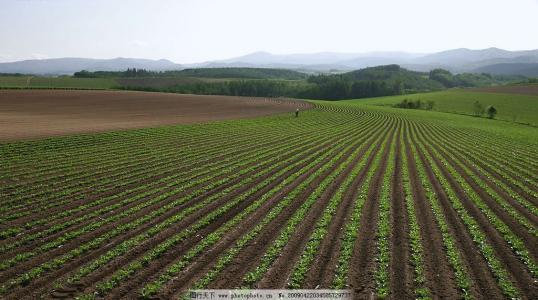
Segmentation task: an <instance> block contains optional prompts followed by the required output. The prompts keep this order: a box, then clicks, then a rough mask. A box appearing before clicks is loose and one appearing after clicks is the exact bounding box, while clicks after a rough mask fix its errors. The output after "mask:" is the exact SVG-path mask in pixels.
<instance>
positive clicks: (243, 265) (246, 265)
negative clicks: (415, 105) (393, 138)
mask: <svg viewBox="0 0 538 300" xmlns="http://www.w3.org/2000/svg"><path fill="white" fill-rule="evenodd" d="M380 134H381V133H378V134H377V135H376V136H379V135H380ZM376 138H377V137H376ZM364 151H366V149H363V150H362V153H364ZM359 156H360V155H359ZM344 159H345V156H344V157H343V158H341V159H340V160H339V161H338V162H337V163H335V165H334V166H333V167H331V168H330V169H329V170H327V171H326V172H325V173H324V174H322V175H321V176H320V177H319V178H317V179H316V180H314V182H312V183H311V184H310V186H309V187H308V188H307V189H306V190H305V191H304V192H303V193H302V195H300V196H299V197H298V198H297V199H298V200H297V201H294V202H293V203H292V205H291V206H290V207H288V208H287V209H285V210H284V212H282V213H281V214H280V215H279V216H278V217H277V218H276V219H275V220H274V221H273V222H272V223H271V225H269V226H267V228H270V229H271V230H267V231H264V232H262V233H261V234H260V235H259V236H258V237H257V238H256V239H255V240H253V241H252V242H251V243H250V244H249V245H248V246H247V247H246V248H245V249H243V250H242V251H241V252H240V254H239V255H238V256H237V257H236V259H235V260H234V262H233V263H232V264H230V265H229V266H228V267H227V268H226V269H225V270H224V271H223V274H226V276H225V277H223V278H222V279H220V280H218V281H217V282H215V283H214V284H213V285H212V286H211V287H214V288H221V287H226V286H239V285H240V284H241V281H242V279H243V276H244V274H245V273H246V272H247V271H249V270H251V269H252V267H253V266H255V265H256V264H257V262H258V261H259V259H260V258H261V256H262V255H263V253H264V252H265V250H266V248H267V247H268V246H269V245H270V244H271V241H273V240H274V239H275V238H276V237H277V235H278V233H279V232H280V229H281V228H282V227H283V226H284V225H285V224H286V222H287V220H288V219H289V218H290V217H291V216H292V215H293V213H294V212H295V211H296V210H297V209H298V208H299V207H300V206H301V204H302V203H303V202H304V201H305V200H306V198H307V197H308V195H309V194H310V193H311V192H312V191H313V190H314V189H315V187H316V186H317V185H318V184H319V182H321V181H322V180H323V178H324V177H326V176H327V175H328V174H330V172H332V171H333V170H334V169H335V168H336V166H337V165H338V164H340V163H341V162H342V161H343V160H344ZM305 178H306V177H305ZM185 277H186V276H185Z"/></svg>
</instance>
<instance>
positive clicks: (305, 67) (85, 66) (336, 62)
mask: <svg viewBox="0 0 538 300" xmlns="http://www.w3.org/2000/svg"><path fill="white" fill-rule="evenodd" d="M535 63H538V50H526V51H508V50H503V49H499V48H487V49H480V50H471V49H465V48H460V49H453V50H448V51H442V52H437V53H429V54H420V53H406V52H369V53H337V52H319V53H299V54H272V53H269V52H263V51H261V52H254V53H250V54H247V55H244V56H239V57H234V58H230V59H225V60H215V61H207V62H201V63H194V64H183V65H179V64H176V63H173V62H171V61H169V60H164V59H161V60H150V59H135V58H115V59H87V58H58V59H42V60H26V61H20V62H13V63H0V73H30V74H72V73H74V72H77V71H80V70H88V71H122V70H126V69H127V68H143V69H148V70H151V71H162V70H180V69H186V68H276V69H291V70H296V71H302V72H307V73H320V72H321V73H342V72H346V71H351V70H356V69H363V68H367V67H375V66H380V65H389V64H398V65H400V66H402V67H404V68H406V69H409V70H413V71H420V72H428V71H430V70H433V69H436V68H443V69H447V70H449V71H451V72H454V73H464V72H474V70H477V69H480V68H482V67H486V66H490V65H496V64H531V65H532V64H535ZM512 70H513V71H511V72H525V74H533V73H532V72H530V73H529V71H526V70H525V68H523V67H521V68H520V67H517V68H514V69H512ZM518 70H521V71H518Z"/></svg>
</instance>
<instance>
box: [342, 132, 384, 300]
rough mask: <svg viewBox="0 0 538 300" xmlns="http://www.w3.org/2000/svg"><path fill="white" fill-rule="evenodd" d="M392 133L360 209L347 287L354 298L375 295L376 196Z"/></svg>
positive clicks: (377, 210) (379, 189)
mask: <svg viewBox="0 0 538 300" xmlns="http://www.w3.org/2000/svg"><path fill="white" fill-rule="evenodd" d="M393 138H394V132H393V133H392V134H391V136H389V138H388V141H386V146H385V149H384V152H383V154H382V159H381V162H380V163H379V166H378V168H377V170H376V171H375V174H374V176H373V178H372V180H371V183H370V186H369V189H368V197H367V199H366V201H365V203H364V207H363V209H362V218H361V223H360V227H359V233H358V237H357V240H356V242H355V246H354V248H353V256H352V257H351V262H350V266H353V267H352V268H351V269H350V273H349V278H348V284H349V288H350V289H352V290H353V294H354V298H356V299H371V298H372V297H374V293H375V280H374V274H375V271H376V268H377V265H376V261H375V258H376V253H377V249H376V235H377V227H378V226H377V222H378V220H379V194H380V193H381V183H382V180H383V175H384V174H385V170H386V166H387V160H388V156H389V151H390V145H391V143H393Z"/></svg>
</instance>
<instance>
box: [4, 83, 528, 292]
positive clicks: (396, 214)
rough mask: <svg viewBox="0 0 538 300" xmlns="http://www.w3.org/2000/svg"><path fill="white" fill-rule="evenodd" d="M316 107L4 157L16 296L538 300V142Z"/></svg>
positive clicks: (488, 124) (392, 112)
mask: <svg viewBox="0 0 538 300" xmlns="http://www.w3.org/2000/svg"><path fill="white" fill-rule="evenodd" d="M447 93H449V92H447ZM407 97H409V96H407ZM422 97H426V95H422ZM311 103H312V104H313V105H314V107H313V108H312V109H309V110H305V111H301V113H300V116H299V117H298V118H294V117H292V116H291V113H290V114H278V115H274V116H265V117H260V118H255V119H243V120H231V121H230V120H228V121H220V122H211V123H206V124H190V125H180V126H166V127H157V128H145V129H135V130H125V131H110V132H105V133H93V134H84V135H71V136H66V137H53V138H49V139H45V140H36V141H19V142H3V143H2V144H0V165H1V166H2V167H1V168H0V198H1V199H2V200H1V201H0V239H1V240H0V297H1V298H6V299H24V298H32V299H33V298H38V297H40V296H42V297H45V298H73V297H79V299H94V298H96V299H100V298H106V299H116V298H126V299H133V298H135V299H136V298H151V299H170V298H181V297H182V296H183V295H185V293H186V292H187V291H188V290H189V289H194V288H343V289H350V290H352V291H353V292H354V293H355V296H356V298H357V299H372V298H373V297H374V298H375V297H379V298H386V297H390V298H392V299H411V298H417V299H430V298H433V299H438V298H445V299H446V298H448V299H459V298H464V299H484V298H487V299H505V298H513V299H538V247H537V245H538V131H537V130H536V128H534V127H531V126H526V125H521V124H515V123H510V122H502V121H497V120H488V119H483V118H472V117H469V116H462V115H455V114H447V113H441V112H433V111H421V110H404V109H395V108H391V107H385V106H375V105H366V104H365V101H364V100H354V101H342V102H337V103H331V102H324V101H311ZM281 105H283V106H282V107H283V111H290V107H289V106H286V105H289V104H286V103H284V104H281ZM293 105H297V104H295V103H294V104H293ZM439 105H440V104H439ZM292 111H293V109H292ZM501 112H502V108H501V109H499V116H500V115H501ZM534 117H535V118H536V117H537V116H536V115H534Z"/></svg>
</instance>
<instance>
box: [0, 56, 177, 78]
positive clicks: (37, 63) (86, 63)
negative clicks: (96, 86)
mask: <svg viewBox="0 0 538 300" xmlns="http://www.w3.org/2000/svg"><path fill="white" fill-rule="evenodd" d="M127 68H139V69H147V70H152V71H161V70H177V69H181V65H178V64H175V63H173V62H171V61H169V60H166V59H160V60H151V59H139V58H114V59H91V58H54V59H33V60H23V61H18V62H10V63H0V73H24V74H40V75H64V74H73V73H75V72H77V71H81V70H87V71H123V70H126V69H127Z"/></svg>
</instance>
